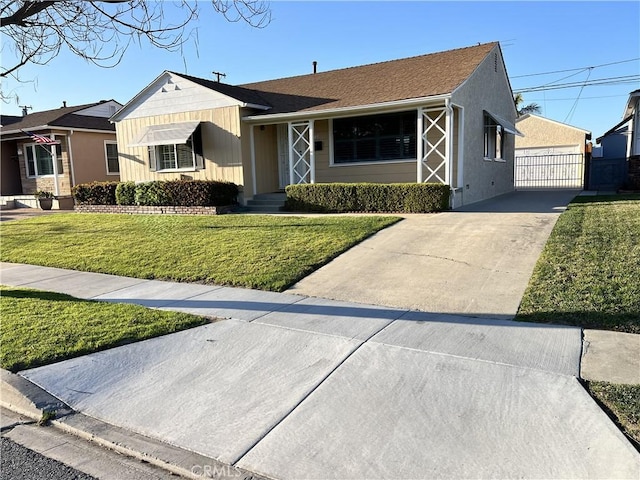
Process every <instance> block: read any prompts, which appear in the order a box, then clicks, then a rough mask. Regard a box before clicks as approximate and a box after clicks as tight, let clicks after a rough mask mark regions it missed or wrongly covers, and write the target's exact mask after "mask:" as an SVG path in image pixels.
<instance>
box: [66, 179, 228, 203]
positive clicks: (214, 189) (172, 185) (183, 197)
mask: <svg viewBox="0 0 640 480" xmlns="http://www.w3.org/2000/svg"><path fill="white" fill-rule="evenodd" d="M238 193H239V189H238V186H237V185H236V184H234V183H231V182H218V181H210V180H167V181H162V180H158V181H152V182H144V183H138V184H136V183H134V182H121V183H120V182H93V183H84V184H81V185H76V186H75V187H74V188H73V197H74V199H75V200H76V203H78V204H80V205H139V206H180V207H192V206H205V207H218V206H227V205H236V204H237V203H238V202H237V196H238Z"/></svg>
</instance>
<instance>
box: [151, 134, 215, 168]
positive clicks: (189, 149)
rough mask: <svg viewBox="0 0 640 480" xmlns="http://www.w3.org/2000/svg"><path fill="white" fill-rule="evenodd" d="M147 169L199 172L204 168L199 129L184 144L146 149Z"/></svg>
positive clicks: (152, 146)
mask: <svg viewBox="0 0 640 480" xmlns="http://www.w3.org/2000/svg"><path fill="white" fill-rule="evenodd" d="M148 152H149V167H150V169H151V170H154V171H159V172H161V171H163V170H164V171H173V170H200V169H203V168H204V159H203V156H202V138H201V134H200V127H198V128H197V129H196V130H195V131H194V132H193V134H192V135H191V136H190V137H189V138H188V139H187V141H186V143H178V144H168V145H151V146H149V147H148Z"/></svg>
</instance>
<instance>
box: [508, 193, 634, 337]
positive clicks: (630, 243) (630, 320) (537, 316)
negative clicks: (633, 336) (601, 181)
mask: <svg viewBox="0 0 640 480" xmlns="http://www.w3.org/2000/svg"><path fill="white" fill-rule="evenodd" d="M516 319H517V320H521V321H533V322H548V323H558V324H567V325H578V326H582V327H584V328H598V329H604V330H616V331H622V332H628V333H640V195H624V196H622V195H618V196H607V197H605V196H600V197H577V198H576V199H575V200H574V201H573V202H572V203H571V204H570V205H569V208H568V209H567V210H566V211H565V212H564V213H562V215H561V216H560V218H559V219H558V222H557V223H556V225H555V228H554V229H553V232H552V233H551V236H550V238H549V241H548V242H547V244H546V246H545V248H544V250H543V252H542V255H541V256H540V258H539V260H538V263H537V264H536V267H535V269H534V272H533V275H532V277H531V280H530V282H529V286H528V288H527V290H526V292H525V294H524V297H523V300H522V303H521V305H520V309H519V311H518V315H517V317H516Z"/></svg>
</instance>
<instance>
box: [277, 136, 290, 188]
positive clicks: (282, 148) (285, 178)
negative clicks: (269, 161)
mask: <svg viewBox="0 0 640 480" xmlns="http://www.w3.org/2000/svg"><path fill="white" fill-rule="evenodd" d="M289 176H290V175H289V126H288V125H287V124H286V123H281V124H279V125H278V179H279V180H278V181H279V183H280V189H281V190H284V188H285V187H286V186H287V185H289V184H290V183H291V181H290V180H289Z"/></svg>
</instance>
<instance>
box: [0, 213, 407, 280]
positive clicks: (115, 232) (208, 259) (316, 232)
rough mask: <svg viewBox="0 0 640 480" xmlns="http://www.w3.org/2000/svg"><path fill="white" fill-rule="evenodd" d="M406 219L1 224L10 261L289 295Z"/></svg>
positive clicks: (100, 218)
mask: <svg viewBox="0 0 640 480" xmlns="http://www.w3.org/2000/svg"><path fill="white" fill-rule="evenodd" d="M398 220H399V218H397V217H388V216H386V217H385V216H348V217H329V216H325V217H315V218H307V217H292V216H291V217H290V216H266V215H264V216H248V215H224V216H204V215H203V216H197V215H196V216H186V215H185V216H182V215H107V214H77V213H69V214H58V215H50V216H41V217H37V218H31V219H26V220H21V221H18V222H4V223H2V224H1V225H0V235H1V236H2V250H1V252H0V258H1V259H2V261H5V262H14V263H28V264H33V265H44V266H50V267H59V268H69V269H73V270H81V271H88V272H99V273H110V274H114V275H124V276H128V277H137V278H145V279H162V280H172V281H179V282H198V283H208V284H217V285H231V286H243V287H249V288H258V289H263V290H273V291H283V290H285V289H286V288H287V287H289V286H291V285H293V284H294V283H295V282H296V281H298V280H300V279H301V278H303V277H304V276H306V275H308V274H309V273H311V272H312V271H313V270H315V269H317V268H318V267H320V266H322V265H324V264H325V263H327V262H328V261H330V260H331V259H333V258H334V257H336V256H337V255H339V254H340V253H342V252H344V251H345V250H347V249H348V248H350V247H351V246H353V245H355V244H356V243H358V242H360V241H362V240H363V239H365V238H367V237H368V236H370V235H372V234H374V233H375V232H377V231H378V230H380V229H382V228H385V227H387V226H389V225H391V224H393V223H395V222H397V221H398Z"/></svg>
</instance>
